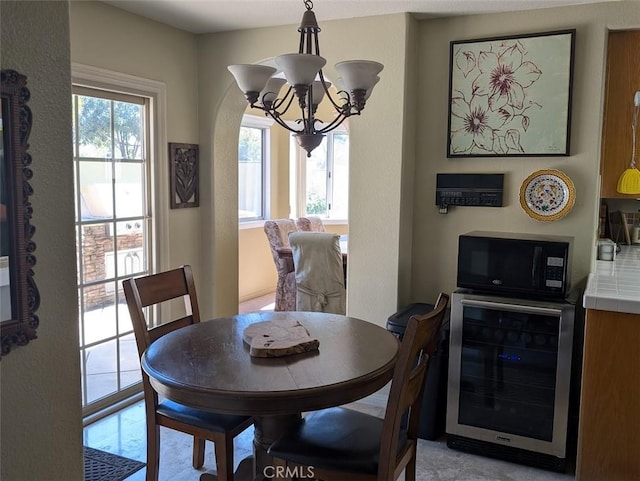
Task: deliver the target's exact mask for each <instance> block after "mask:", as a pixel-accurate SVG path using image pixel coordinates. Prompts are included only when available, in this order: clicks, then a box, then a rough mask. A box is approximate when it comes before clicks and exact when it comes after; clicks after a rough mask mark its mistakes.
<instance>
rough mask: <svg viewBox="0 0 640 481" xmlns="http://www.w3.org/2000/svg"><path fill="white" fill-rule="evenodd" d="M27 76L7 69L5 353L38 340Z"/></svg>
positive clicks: (1, 211)
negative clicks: (14, 347) (30, 199)
mask: <svg viewBox="0 0 640 481" xmlns="http://www.w3.org/2000/svg"><path fill="white" fill-rule="evenodd" d="M26 84H27V77H25V76H24V75H21V74H19V73H18V72H16V71H14V70H2V122H1V124H0V125H2V139H1V140H2V144H1V146H0V296H1V297H0V314H1V315H0V331H1V333H2V340H1V342H2V355H5V354H7V353H9V351H10V350H11V348H12V347H13V346H23V345H25V344H27V343H28V342H29V341H30V340H31V339H35V338H36V328H37V327H38V322H39V320H38V316H36V314H35V313H36V311H37V309H38V306H39V304H40V294H39V293H38V288H37V287H36V284H35V282H34V280H33V266H34V265H35V263H36V258H35V256H34V255H33V253H34V251H35V249H36V245H35V243H34V242H33V239H32V237H33V233H34V232H35V227H34V226H33V225H32V224H31V217H32V214H33V208H32V206H31V202H30V201H29V197H30V196H31V194H32V193H33V189H32V188H31V184H30V183H29V182H30V180H31V178H32V176H33V171H32V170H31V155H29V152H28V147H29V144H28V139H29V133H30V132H31V109H29V107H28V106H27V102H28V100H29V96H30V93H29V89H28V88H27V86H26Z"/></svg>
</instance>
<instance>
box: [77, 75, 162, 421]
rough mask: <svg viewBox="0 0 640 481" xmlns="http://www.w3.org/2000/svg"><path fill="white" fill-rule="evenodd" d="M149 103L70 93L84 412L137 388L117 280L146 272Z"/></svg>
mask: <svg viewBox="0 0 640 481" xmlns="http://www.w3.org/2000/svg"><path fill="white" fill-rule="evenodd" d="M150 105H151V99H150V98H148V97H141V96H137V95H128V94H124V93H119V92H118V93H116V92H110V91H105V90H96V89H90V88H87V87H79V86H74V88H73V98H72V107H73V134H74V137H73V140H74V155H73V162H74V182H75V199H76V249H77V254H78V256H77V267H78V294H79V296H78V298H79V321H80V322H79V329H80V346H79V347H80V355H81V366H82V404H83V408H84V410H85V413H87V414H88V413H91V412H95V411H97V410H98V409H100V408H101V407H104V406H106V405H109V404H110V403H112V402H116V401H117V400H120V399H123V398H125V397H127V396H129V395H131V393H132V392H134V391H138V390H139V389H140V387H139V385H140V381H141V373H140V367H139V359H138V352H137V347H136V343H135V338H134V334H133V328H132V325H131V319H130V317H129V313H128V311H127V307H126V303H125V298H124V294H123V292H122V280H123V279H124V278H127V277H131V276H132V275H141V274H147V273H149V271H150V246H151V243H152V231H153V229H152V220H153V219H152V216H151V209H150V198H149V193H150V191H151V188H150V183H149V179H150V162H151V158H150V145H149V139H150V135H151V128H150Z"/></svg>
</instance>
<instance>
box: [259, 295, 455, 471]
mask: <svg viewBox="0 0 640 481" xmlns="http://www.w3.org/2000/svg"><path fill="white" fill-rule="evenodd" d="M448 302H449V296H448V295H447V294H444V293H441V294H440V296H439V297H438V300H437V302H436V305H435V308H434V309H433V311H431V312H430V313H428V314H425V315H422V316H413V317H411V318H410V319H409V321H408V322H407V329H406V331H405V333H404V336H403V339H402V344H401V346H400V353H399V357H398V361H397V363H396V365H395V368H394V372H393V378H392V381H391V390H390V393H389V399H388V401H387V408H386V411H385V415H384V419H381V418H378V417H376V416H372V415H370V414H365V413H362V412H359V411H354V410H352V409H347V408H344V407H337V408H329V409H324V410H321V411H314V412H312V413H311V414H309V415H307V416H306V417H305V418H304V420H303V422H302V423H300V425H299V426H298V427H297V428H296V429H295V430H294V431H292V432H290V433H287V434H285V435H284V436H283V437H281V438H280V439H278V440H277V441H276V442H274V443H273V444H272V445H271V447H270V448H269V450H268V452H269V454H270V455H271V456H273V457H274V465H275V466H276V470H275V472H276V473H278V472H283V473H285V474H287V476H288V475H289V474H291V473H297V474H298V475H299V474H300V473H303V474H305V475H308V476H310V477H313V478H317V479H322V480H323V481H332V480H333V481H344V480H346V479H348V480H349V481H365V480H366V481H393V480H396V479H398V477H399V476H400V474H401V473H402V471H403V470H404V472H405V480H406V481H414V480H415V478H416V447H417V444H418V427H419V422H420V411H421V405H422V397H423V393H424V384H425V383H424V381H425V375H426V372H427V367H428V363H429V358H430V357H432V356H433V354H434V353H435V351H436V348H437V336H438V331H439V329H440V325H441V324H442V319H443V318H444V315H445V309H446V306H447V303H448ZM406 413H408V419H407V420H406V422H405V420H403V418H404V416H405V414H406ZM278 467H284V469H278ZM287 479H290V478H287Z"/></svg>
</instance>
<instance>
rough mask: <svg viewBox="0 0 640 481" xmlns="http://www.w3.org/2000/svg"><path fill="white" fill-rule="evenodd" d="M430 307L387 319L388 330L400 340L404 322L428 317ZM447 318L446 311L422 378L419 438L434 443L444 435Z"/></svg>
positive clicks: (408, 308) (410, 309)
mask: <svg viewBox="0 0 640 481" xmlns="http://www.w3.org/2000/svg"><path fill="white" fill-rule="evenodd" d="M433 307H434V306H433V304H425V303H421V302H417V303H414V304H409V305H408V306H406V307H404V308H402V309H400V310H399V311H398V312H396V313H395V314H393V315H392V316H390V317H389V318H388V319H387V330H389V331H390V332H392V333H393V334H395V335H396V336H397V337H398V339H400V340H402V336H403V335H404V331H405V330H406V328H407V322H408V321H409V318H411V316H413V315H416V314H418V315H422V314H427V313H428V312H431V311H432V310H433ZM449 314H450V310H449V309H447V312H446V313H445V317H444V319H443V320H442V325H441V327H440V332H439V333H438V347H437V351H436V353H435V355H434V356H433V358H432V359H431V360H430V361H429V368H428V369H427V375H426V378H425V388H424V396H423V398H422V410H421V412H420V426H419V429H418V437H420V438H421V439H428V440H435V439H438V438H439V437H440V436H441V435H442V434H444V429H445V418H446V411H447V371H448V366H449Z"/></svg>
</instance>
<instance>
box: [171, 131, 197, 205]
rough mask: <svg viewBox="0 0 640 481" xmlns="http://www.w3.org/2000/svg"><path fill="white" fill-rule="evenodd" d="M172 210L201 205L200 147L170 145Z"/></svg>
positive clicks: (193, 145)
mask: <svg viewBox="0 0 640 481" xmlns="http://www.w3.org/2000/svg"><path fill="white" fill-rule="evenodd" d="M169 166H170V183H171V185H170V189H171V193H170V196H171V208H172V209H183V208H186V207H198V206H199V205H200V191H199V186H198V184H199V179H198V177H199V176H198V168H199V166H198V146H197V145H196V144H174V143H170V144H169Z"/></svg>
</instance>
